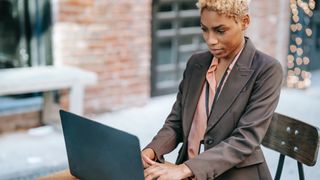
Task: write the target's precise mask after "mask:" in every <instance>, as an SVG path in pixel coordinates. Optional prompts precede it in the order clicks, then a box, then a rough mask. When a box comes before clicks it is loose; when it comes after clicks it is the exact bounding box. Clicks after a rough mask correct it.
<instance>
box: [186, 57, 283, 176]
mask: <svg viewBox="0 0 320 180" xmlns="http://www.w3.org/2000/svg"><path fill="white" fill-rule="evenodd" d="M282 77H283V74H282V68H281V65H280V63H279V62H278V61H276V60H274V61H273V63H269V67H266V68H265V70H264V71H262V72H261V74H260V75H259V77H257V79H256V80H255V84H254V87H253V90H252V92H251V95H250V97H249V101H248V104H247V106H246V108H245V111H244V113H243V115H242V116H241V118H240V120H239V122H238V125H237V127H236V128H235V129H234V130H233V132H232V134H231V135H230V136H229V138H227V139H225V140H223V141H221V142H220V143H218V144H217V145H216V146H214V147H212V148H210V149H208V150H207V151H205V152H203V153H201V154H200V155H198V156H196V157H195V158H193V159H190V160H188V161H186V162H185V164H186V165H187V166H188V167H189V168H190V169H191V170H192V172H193V173H194V175H195V177H196V178H197V179H207V178H208V177H217V176H219V175H221V174H222V173H224V172H225V171H227V170H229V169H231V168H232V167H234V166H236V165H237V164H239V163H241V162H242V161H244V160H245V159H246V158H247V157H249V156H250V155H251V154H252V153H253V152H254V151H255V150H256V148H258V146H259V145H260V144H261V142H262V140H263V137H264V136H265V133H266V131H267V129H268V127H269V124H270V122H271V118H272V114H273V112H274V110H275V108H276V106H277V104H278V101H279V96H280V90H281V84H282Z"/></svg>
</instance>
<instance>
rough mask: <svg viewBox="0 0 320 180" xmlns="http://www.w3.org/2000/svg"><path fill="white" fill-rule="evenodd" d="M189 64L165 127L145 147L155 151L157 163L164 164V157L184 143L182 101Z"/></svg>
mask: <svg viewBox="0 0 320 180" xmlns="http://www.w3.org/2000/svg"><path fill="white" fill-rule="evenodd" d="M191 59H192V58H190V60H189V61H188V63H187V67H186V69H185V71H184V73H183V79H182V81H181V82H180V85H179V88H178V93H177V96H176V101H175V103H174V105H173V107H172V110H171V112H170V113H169V115H168V117H167V119H166V121H165V123H164V125H163V127H162V128H161V129H160V130H159V132H158V133H157V135H156V136H155V137H154V138H153V139H152V141H151V142H150V143H149V144H148V145H147V146H146V147H145V148H151V149H153V150H154V151H155V153H156V157H157V161H159V162H164V158H163V155H164V154H167V153H169V152H171V151H173V150H174V149H175V148H176V147H177V145H178V144H179V143H180V142H182V138H183V130H182V103H183V102H182V101H183V89H185V86H186V74H187V72H188V69H189V67H190V65H189V64H190V61H191Z"/></svg>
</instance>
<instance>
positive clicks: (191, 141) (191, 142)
mask: <svg viewBox="0 0 320 180" xmlns="http://www.w3.org/2000/svg"><path fill="white" fill-rule="evenodd" d="M242 49H243V48H242ZM242 49H241V50H240V52H239V53H238V54H237V55H236V57H235V58H234V59H233V61H232V62H231V64H230V65H229V66H228V69H227V74H226V77H225V79H224V81H223V82H220V83H222V85H221V90H222V89H223V86H224V84H225V83H226V80H227V79H228V76H229V74H230V72H231V70H232V68H233V67H234V65H235V63H236V62H237V60H238V58H239V56H240V54H241V52H242ZM218 64H219V61H218V59H217V58H215V57H213V59H212V62H211V65H210V67H209V69H208V71H207V75H206V80H207V82H208V84H209V87H210V88H209V109H210V110H211V107H212V103H213V101H214V97H215V94H216V88H217V86H218V83H217V81H216V78H215V73H216V69H217V66H218ZM218 95H219V94H218ZM218 97H219V96H217V98H218ZM205 102H206V83H204V85H203V88H202V92H201V95H200V98H199V100H198V104H197V109H196V111H195V114H194V116H193V121H192V125H191V129H190V133H189V137H188V158H189V159H191V158H193V157H195V156H197V155H198V154H199V148H200V141H201V140H203V138H204V133H205V130H206V128H207V121H208V116H207V112H206V107H205Z"/></svg>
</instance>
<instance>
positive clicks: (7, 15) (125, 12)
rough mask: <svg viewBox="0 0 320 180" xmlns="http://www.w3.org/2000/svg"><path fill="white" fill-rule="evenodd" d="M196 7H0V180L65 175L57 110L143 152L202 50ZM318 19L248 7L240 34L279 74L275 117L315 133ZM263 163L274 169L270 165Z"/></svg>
mask: <svg viewBox="0 0 320 180" xmlns="http://www.w3.org/2000/svg"><path fill="white" fill-rule="evenodd" d="M196 2H197V1H196V0H134V1H127V0H0V179H34V178H36V177H38V176H43V175H46V174H48V173H52V172H55V171H59V170H62V169H65V168H67V157H66V154H65V149H64V141H63V136H62V132H61V129H60V124H59V117H58V114H57V113H58V111H57V110H58V109H59V108H63V109H67V110H68V109H69V110H73V107H75V106H76V107H77V108H75V109H76V110H77V113H79V114H81V115H85V116H87V117H90V118H92V119H94V120H97V121H100V122H103V123H106V124H109V125H112V126H115V127H117V128H120V129H124V130H126V131H129V132H131V133H134V134H136V135H137V136H138V137H139V138H140V143H141V146H142V147H143V145H146V143H147V142H148V141H150V140H151V138H152V136H153V135H154V134H155V133H156V131H157V130H158V129H159V128H160V127H161V125H162V123H163V121H164V119H165V117H166V115H167V114H168V112H169V111H170V108H171V105H172V103H173V102H174V94H175V93H176V92H177V86H178V84H179V82H180V80H181V78H182V73H183V70H184V68H185V66H186V62H187V60H188V58H189V57H190V56H191V54H193V53H195V52H198V51H203V50H206V49H207V47H206V44H205V43H204V41H203V38H202V34H201V30H200V27H199V24H200V22H199V10H198V9H197V7H196V6H195V3H196ZM319 12H320V9H319V5H318V3H316V2H315V1H314V0H281V1H279V0H268V1H260V0H251V3H250V14H251V25H250V28H249V30H248V31H247V36H249V37H250V38H251V40H252V41H253V42H254V44H255V45H256V47H257V49H259V50H261V51H263V52H265V53H267V54H269V55H271V56H273V57H275V58H276V59H278V60H279V61H280V63H281V64H282V66H283V70H284V72H285V73H284V76H283V78H284V83H283V92H282V95H281V100H280V103H279V107H278V109H277V110H278V111H281V112H286V114H289V115H292V116H295V117H297V118H300V119H301V120H304V121H306V122H308V123H310V124H312V125H315V126H318V127H319V126H320V121H319V120H316V119H317V118H318V117H320V116H319V114H318V111H319V110H318V109H317V108H319V107H320V91H319V90H320V89H319V87H320V71H319V69H320V59H319V55H320V54H319V53H320V13H319ZM65 67H69V68H70V67H72V69H69V68H67V69H64V70H63V71H61V69H63V68H65ZM75 70H77V71H75ZM78 73H79V74H78ZM82 77H83V78H82ZM66 79H69V80H70V83H69V84H67V83H66V82H65V81H66ZM84 79H87V81H84ZM34 83H36V84H34ZM78 86H80V87H81V88H78ZM18 87H19V88H18ZM74 91H77V93H74ZM75 97H79V98H75ZM48 104H50V105H49V107H50V108H49V110H47V108H46V107H48ZM141 127H146V128H141ZM142 129H144V130H142ZM270 157H272V158H274V159H268V158H267V160H269V161H270V163H271V164H272V163H273V164H275V163H276V161H277V155H276V156H274V155H272V154H271V155H270ZM168 158H169V159H170V158H171V159H174V157H173V156H172V157H171V156H169V157H168ZM275 165H276V164H275ZM290 167H291V166H290ZM319 167H320V166H318V168H319ZM295 168H296V167H295V166H294V165H292V169H293V170H292V169H290V168H289V170H288V171H287V174H286V175H287V177H288V176H289V175H291V174H293V177H295V176H296V174H294V172H293V171H295ZM272 170H273V171H274V168H273V169H272ZM310 172H311V170H310ZM317 173H318V174H317ZM319 175H320V174H319V172H313V174H312V175H311V176H310V178H309V179H313V178H316V177H317V176H319ZM284 179H287V178H285V177H284ZM290 179H291V178H290ZM307 179H308V178H307Z"/></svg>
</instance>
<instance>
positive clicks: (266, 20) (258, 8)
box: [247, 0, 290, 67]
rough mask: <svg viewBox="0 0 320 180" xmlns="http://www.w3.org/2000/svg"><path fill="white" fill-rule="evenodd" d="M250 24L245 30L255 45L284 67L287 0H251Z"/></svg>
mask: <svg viewBox="0 0 320 180" xmlns="http://www.w3.org/2000/svg"><path fill="white" fill-rule="evenodd" d="M250 15H251V24H250V27H249V29H248V31H247V34H248V36H249V37H251V39H252V41H253V42H254V44H255V45H256V47H257V48H258V49H259V50H261V51H263V52H265V53H267V54H269V55H271V56H273V57H275V58H277V59H278V60H279V61H280V62H281V64H282V65H283V67H286V65H285V64H286V55H287V52H288V44H289V22H290V8H289V0H268V1H265V0H251V3H250Z"/></svg>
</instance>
